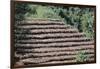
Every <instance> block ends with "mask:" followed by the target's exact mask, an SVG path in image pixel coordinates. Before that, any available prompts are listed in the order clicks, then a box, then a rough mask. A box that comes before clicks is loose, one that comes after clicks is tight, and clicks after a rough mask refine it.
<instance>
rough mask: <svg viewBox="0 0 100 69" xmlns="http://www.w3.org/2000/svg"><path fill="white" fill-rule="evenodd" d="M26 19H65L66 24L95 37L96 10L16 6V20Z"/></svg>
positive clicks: (29, 5) (31, 5)
mask: <svg viewBox="0 0 100 69" xmlns="http://www.w3.org/2000/svg"><path fill="white" fill-rule="evenodd" d="M24 18H54V19H63V20H64V21H65V23H66V24H70V25H72V26H73V27H76V28H77V29H78V30H79V31H80V32H84V33H85V34H86V36H87V37H90V38H93V36H94V27H93V23H94V9H93V8H85V7H84V8H80V7H63V6H61V7H60V6H49V5H46V6H45V5H33V4H26V3H25V4H24V3H23V4H16V15H15V19H16V20H22V19H24Z"/></svg>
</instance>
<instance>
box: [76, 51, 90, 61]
mask: <svg viewBox="0 0 100 69" xmlns="http://www.w3.org/2000/svg"><path fill="white" fill-rule="evenodd" d="M88 59H89V57H88V56H87V55H86V54H85V52H84V51H80V52H78V54H77V56H76V61H77V62H86V61H87V60H88Z"/></svg>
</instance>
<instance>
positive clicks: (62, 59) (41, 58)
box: [15, 19, 94, 66]
mask: <svg viewBox="0 0 100 69" xmlns="http://www.w3.org/2000/svg"><path fill="white" fill-rule="evenodd" d="M21 29H24V32H21ZM17 30H18V31H15V35H16V38H17V39H18V40H17V41H15V44H16V45H15V59H16V62H15V66H25V65H38V64H60V63H77V62H92V61H94V40H92V39H88V38H87V37H86V36H85V34H84V33H80V32H79V31H78V30H77V29H76V28H74V27H72V26H70V25H65V23H64V22H63V21H61V20H59V19H28V20H25V21H21V22H19V24H18V27H17ZM19 36H24V37H20V38H18V37H19Z"/></svg>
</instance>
